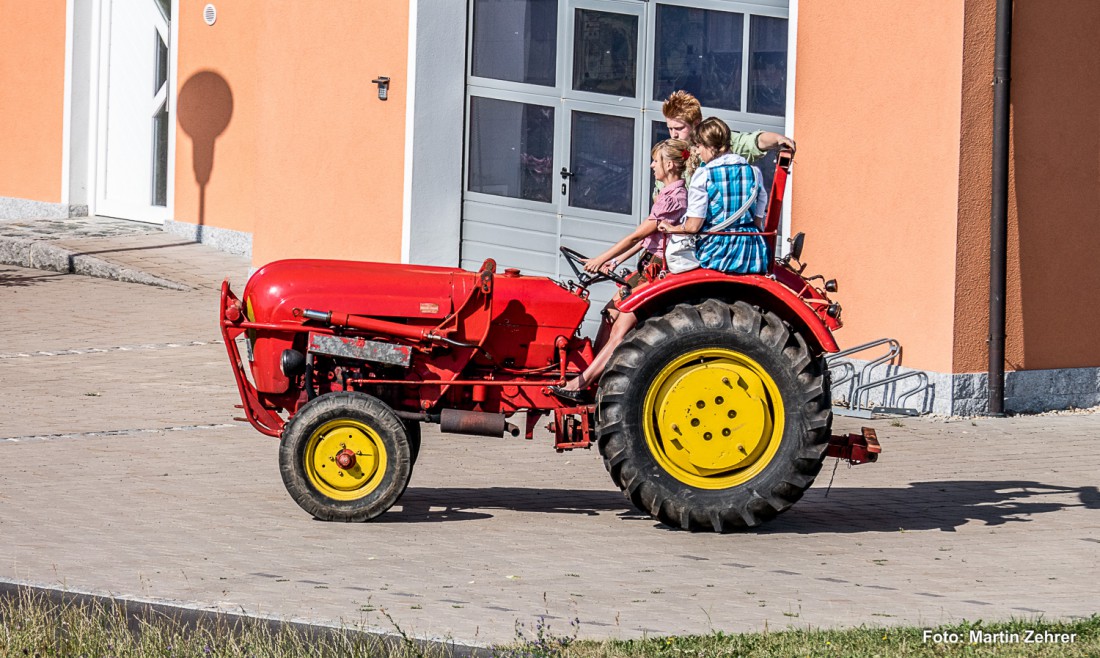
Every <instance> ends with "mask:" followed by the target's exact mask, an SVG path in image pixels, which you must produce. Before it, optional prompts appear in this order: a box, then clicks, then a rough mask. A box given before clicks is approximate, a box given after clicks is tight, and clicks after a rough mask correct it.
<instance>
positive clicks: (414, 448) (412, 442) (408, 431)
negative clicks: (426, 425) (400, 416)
mask: <svg viewBox="0 0 1100 658" xmlns="http://www.w3.org/2000/svg"><path fill="white" fill-rule="evenodd" d="M401 424H402V425H404V426H405V436H406V437H408V440H409V462H410V463H411V464H412V465H413V466H416V458H417V457H419V456H420V421H418V420H405V421H402V423H401Z"/></svg>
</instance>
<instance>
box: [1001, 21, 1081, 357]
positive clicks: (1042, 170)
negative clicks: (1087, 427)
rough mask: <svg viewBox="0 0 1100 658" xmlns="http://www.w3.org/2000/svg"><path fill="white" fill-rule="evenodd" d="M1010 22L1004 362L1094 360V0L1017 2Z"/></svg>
mask: <svg viewBox="0 0 1100 658" xmlns="http://www.w3.org/2000/svg"><path fill="white" fill-rule="evenodd" d="M1012 22H1013V25H1012V32H1013V33H1012V90H1011V94H1012V122H1013V133H1012V149H1013V166H1014V167H1015V171H1014V173H1013V177H1012V182H1011V184H1012V185H1014V186H1015V200H1016V207H1017V211H1018V215H1017V220H1016V223H1017V227H1016V228H1017V229H1018V231H1019V261H1018V262H1019V268H1020V296H1021V299H1022V309H1020V312H1021V313H1022V314H1023V317H1022V320H1023V336H1022V340H1023V354H1024V363H1020V364H1009V365H1011V366H1012V367H1015V368H1025V369H1028V370H1033V369H1042V368H1070V367H1088V366H1100V307H1098V306H1097V305H1096V304H1089V303H1081V301H1082V300H1085V299H1088V298H1090V297H1092V296H1093V295H1094V294H1095V291H1096V289H1097V288H1100V270H1098V269H1097V268H1096V267H1095V265H1094V264H1093V263H1094V261H1095V259H1096V257H1097V255H1098V250H1100V221H1097V219H1098V211H1097V208H1100V157H1098V155H1097V154H1098V153H1100V119H1098V114H1097V107H1100V50H1098V49H1096V48H1094V47H1093V46H1092V45H1091V44H1092V43H1093V41H1094V40H1095V35H1096V34H1097V32H1100V4H1098V3H1095V2H1080V0H1048V1H1047V2H1042V3H1036V2H1017V3H1015V9H1014V12H1013V21H1012ZM1010 203H1011V199H1010ZM1010 221H1011V219H1010ZM1011 233H1012V227H1010V228H1009V234H1010V235H1011ZM1009 256H1010V258H1011V256H1012V254H1011V253H1010V254H1009ZM1009 268H1010V269H1009V272H1010V276H1011V270H1012V262H1011V261H1010V263H1009ZM1009 285H1010V286H1011V285H1012V284H1011V280H1010V284H1009ZM1009 299H1010V300H1011V299H1012V295H1011V289H1010V293H1009ZM1012 312H1013V309H1011V308H1010V309H1009V313H1010V314H1011V313H1012ZM1009 340H1012V337H1009ZM1017 340H1019V338H1017Z"/></svg>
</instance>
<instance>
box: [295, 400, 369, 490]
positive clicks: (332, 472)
mask: <svg viewBox="0 0 1100 658" xmlns="http://www.w3.org/2000/svg"><path fill="white" fill-rule="evenodd" d="M305 458H306V465H307V475H308V476H309V479H310V481H311V482H312V483H313V485H314V486H315V487H317V489H318V490H319V491H321V492H322V493H324V494H325V495H327V496H329V497H331V498H336V499H341V500H347V499H354V498H358V497H361V496H364V495H366V494H368V493H370V491H372V490H373V489H374V488H375V487H377V486H378V483H379V482H381V479H382V476H383V475H384V472H385V466H386V450H385V446H384V445H383V444H382V440H381V439H380V438H379V436H378V435H377V434H376V433H375V432H374V430H373V429H371V428H370V427H369V426H367V425H366V424H364V423H362V422H359V421H357V420H352V419H339V420H335V421H331V422H329V423H325V424H324V425H322V426H321V427H319V428H317V430H316V431H314V433H313V435H312V436H311V437H310V441H309V443H308V445H307V447H306V455H305Z"/></svg>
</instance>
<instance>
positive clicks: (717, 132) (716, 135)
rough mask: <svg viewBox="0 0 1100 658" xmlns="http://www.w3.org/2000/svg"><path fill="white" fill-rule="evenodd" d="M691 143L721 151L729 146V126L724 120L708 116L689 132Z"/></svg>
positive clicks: (726, 149)
mask: <svg viewBox="0 0 1100 658" xmlns="http://www.w3.org/2000/svg"><path fill="white" fill-rule="evenodd" d="M691 143H692V144H696V145H698V146H706V147H708V148H712V149H714V150H715V151H717V152H719V153H721V152H724V151H728V150H729V147H730V127H729V126H727V125H726V122H725V121H722V120H721V119H716V118H715V117H710V118H709V119H704V120H703V122H702V123H700V124H699V125H698V126H697V127H696V128H695V130H693V131H692V133H691Z"/></svg>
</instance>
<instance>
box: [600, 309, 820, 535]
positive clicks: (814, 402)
mask: <svg viewBox="0 0 1100 658" xmlns="http://www.w3.org/2000/svg"><path fill="white" fill-rule="evenodd" d="M727 353H728V354H733V355H737V356H733V357H730V358H731V359H732V360H728V359H727V357H726V354H727ZM715 354H717V355H720V356H714V357H711V356H710V355H715ZM696 355H699V358H697V359H696V358H695V357H696ZM744 357H747V358H748V360H751V361H748V360H746V361H738V359H744ZM685 359H691V360H687V361H685ZM708 359H710V360H708ZM746 362H747V363H752V364H753V365H758V366H759V367H760V369H761V371H762V372H763V375H762V376H761V377H760V382H761V387H760V389H761V390H765V391H767V393H766V394H764V395H758V396H757V397H756V398H750V397H749V396H748V395H745V394H743V393H741V392H737V391H735V389H734V387H733V386H731V385H730V381H728V379H729V378H732V377H733V375H730V377H729V378H722V379H721V382H722V383H723V384H724V385H725V386H726V387H728V389H729V390H731V391H734V392H731V394H730V397H731V398H733V397H735V396H742V397H740V398H738V399H739V400H748V401H750V403H749V404H747V405H746V406H745V407H744V408H745V409H746V410H747V411H748V412H751V413H757V412H754V411H753V408H754V407H753V406H752V405H756V406H755V409H757V410H760V411H759V413H760V415H761V417H762V418H768V416H767V414H769V413H771V414H772V417H771V419H770V420H765V421H763V423H762V424H760V425H752V424H751V423H750V422H744V423H742V424H741V425H743V426H745V427H748V428H749V429H747V430H746V429H742V428H741V426H738V427H737V429H736V430H735V432H734V433H733V434H730V433H729V432H728V431H727V430H728V428H727V427H723V426H722V425H723V424H726V425H736V423H734V422H733V421H728V422H727V421H725V420H723V418H724V416H723V415H722V414H728V415H729V417H730V418H736V417H737V415H736V414H737V412H736V411H732V410H731V411H728V412H727V411H724V407H720V406H719V401H721V402H722V403H724V404H727V405H730V404H733V403H732V402H731V401H727V400H724V399H723V398H721V397H714V398H713V400H710V401H711V402H713V403H714V404H715V406H714V407H713V408H712V409H710V410H707V411H706V413H708V414H715V415H713V416H711V417H709V419H708V420H706V421H705V422H704V423H703V425H702V427H689V428H688V429H689V432H698V431H700V430H702V429H708V428H710V429H714V430H716V432H715V433H708V434H706V435H705V437H706V440H707V441H708V442H709V441H712V440H714V441H715V443H705V444H704V443H699V441H700V440H701V438H702V437H701V436H696V435H692V436H691V437H688V436H687V435H683V434H682V432H683V430H681V429H679V428H680V425H684V426H685V427H688V424H690V423H695V422H696V420H695V418H696V416H693V414H696V415H701V414H703V413H704V412H703V411H698V412H696V410H695V408H694V407H696V406H699V408H700V409H702V406H701V405H702V404H703V402H704V400H702V399H700V400H699V401H698V402H691V400H692V398H693V397H694V396H696V395H698V396H699V397H700V398H702V397H704V395H703V394H700V393H699V391H701V390H704V389H706V386H709V382H711V381H713V379H714V378H715V377H720V376H721V375H720V374H715V373H721V372H725V371H723V370H722V368H727V369H728V368H729V367H730V366H729V365H728V364H736V363H746ZM744 372H748V373H750V375H749V377H748V379H749V380H750V381H751V379H752V377H751V375H752V373H754V372H756V371H755V370H744ZM669 373H671V374H669ZM683 373H689V374H688V375H684V374H683ZM692 373H694V374H692ZM689 376H690V377H696V379H687V377H689ZM704 377H706V378H707V379H706V380H705V381H704V380H703V378H704ZM767 378H770V380H771V388H767V386H769V384H766V383H765V382H766V380H767ZM742 381H743V380H740V379H737V380H735V383H738V384H739V385H741V384H742ZM677 382H686V383H684V384H683V385H682V387H681V388H676V387H677V386H680V384H677ZM697 382H698V383H699V384H704V385H700V386H696V385H695V384H696V383H697ZM715 386H717V384H716V385H715ZM741 388H742V390H743V391H749V390H750V388H749V387H747V386H744V385H741ZM706 390H717V389H706ZM723 390H724V389H723ZM677 391H680V393H676V392H677ZM674 393H676V394H677V395H679V396H680V397H674V396H673V394H674ZM706 395H710V393H707V394H706ZM647 396H649V397H648V398H647ZM685 396H691V397H685ZM647 399H649V400H650V402H649V403H648V404H650V405H651V407H652V412H651V414H650V416H651V418H650V419H647V418H646V417H645V416H646V413H645V412H644V411H643V409H644V408H645V405H646V404H647V402H646V400H647ZM685 400H686V401H687V402H686V403H685ZM672 402H675V404H672ZM776 404H782V408H783V413H782V414H775V413H774V412H775V409H776ZM830 405H831V399H830V395H829V382H828V370H827V368H826V367H825V363H824V358H823V357H822V356H821V355H815V354H812V353H811V351H810V349H809V348H808V346H807V344H806V341H805V340H804V339H803V338H802V336H801V335H799V334H798V333H797V332H795V331H791V329H790V327H789V326H788V325H787V324H786V323H785V322H784V321H783V320H782V319H780V318H779V317H778V316H777V315H775V314H774V313H771V312H769V311H764V310H761V309H759V308H756V307H753V306H750V305H749V304H747V303H745V302H736V303H734V304H732V305H729V304H726V303H724V302H720V301H717V300H708V301H705V302H702V303H700V304H695V305H689V304H680V305H679V306H676V307H675V308H673V309H672V310H670V311H669V312H667V313H666V314H664V315H661V316H656V317H651V318H649V319H647V320H646V321H645V322H644V323H643V324H642V325H641V326H639V327H638V328H637V329H636V330H635V331H634V332H633V333H631V334H630V335H628V336H627V338H626V340H624V341H623V343H622V344H621V345H620V346H619V347H618V348H617V349H616V351H615V353H614V355H613V356H612V358H611V361H610V363H609V364H608V366H607V370H606V372H605V373H604V375H603V378H602V379H601V380H600V389H599V394H598V398H597V419H596V426H597V430H596V431H597V436H598V440H599V448H600V453H601V454H602V455H603V459H604V465H605V466H606V467H607V470H608V472H609V473H610V474H611V477H612V479H613V480H614V481H615V483H616V484H617V485H619V488H620V489H622V490H623V492H624V493H625V494H626V496H627V497H628V498H629V499H630V500H631V502H633V503H634V505H635V506H637V507H638V508H639V509H641V510H643V511H645V512H647V513H649V514H650V515H652V516H653V517H655V518H656V519H658V520H659V521H661V522H662V523H665V524H668V525H670V526H674V527H679V528H683V529H685V530H713V531H716V532H729V531H732V530H736V529H739V528H745V527H753V526H757V525H760V524H761V523H763V522H765V521H767V520H769V519H772V518H774V517H775V516H776V515H777V514H779V513H781V512H783V511H785V510H787V509H788V508H789V507H790V506H791V505H793V504H794V503H795V502H796V501H798V499H799V498H801V497H802V494H803V493H804V492H805V491H806V489H807V488H808V487H809V486H810V485H811V484H812V483H813V481H814V478H815V476H816V475H817V473H818V472H819V471H820V470H821V464H822V461H823V460H824V455H825V449H826V447H827V445H828V441H829V433H830V428H831V425H832V409H831V406H830ZM662 409H665V411H662ZM660 414H664V416H663V418H664V420H662V421H661V422H662V423H664V424H663V426H664V427H665V428H666V431H665V433H666V434H668V435H669V436H668V437H664V436H661V430H660V426H659V422H658V420H657V418H658V416H659V415H660ZM745 417H746V418H749V419H750V420H751V418H752V416H745ZM669 418H671V419H673V420H675V419H678V418H681V419H683V420H682V421H680V424H679V425H678V424H672V425H669V424H668V422H669V421H668V419H669ZM779 418H782V422H783V425H782V432H780V431H779V429H778V428H779V424H778V423H779ZM715 419H717V420H715ZM769 422H770V423H771V424H770V425H769V424H767V423H769ZM668 427H672V428H673V429H675V430H676V431H677V432H681V436H676V437H673V436H672V434H673V432H672V431H671V430H668V429H667V428H668ZM769 428H770V430H769ZM757 430H760V435H761V436H763V437H764V438H762V439H760V443H759V444H750V445H752V446H757V445H759V446H763V447H753V448H752V451H753V452H751V453H750V452H746V450H745V449H743V445H741V444H738V445H736V448H737V449H741V454H736V453H734V452H733V448H734V446H733V444H734V443H735V442H738V441H740V442H741V443H742V444H745V443H747V442H746V441H743V440H742V439H740V438H738V437H742V436H746V435H747V436H749V437H750V438H751V437H752V436H753V432H754V431H757ZM718 431H720V432H722V433H726V435H727V436H730V437H731V438H724V437H720V436H719V435H718V434H717V432H718ZM647 432H648V434H647ZM739 432H740V433H739ZM769 432H770V433H769ZM673 438H676V439H677V440H679V439H680V438H685V439H688V441H694V443H692V444H691V445H693V446H700V447H701V448H700V450H702V449H705V450H717V452H712V453H706V454H715V455H720V456H721V458H722V459H727V460H734V459H737V460H743V461H742V462H739V465H738V466H737V467H733V466H730V467H725V466H723V467H721V468H724V469H725V470H721V471H716V472H715V474H710V473H702V474H698V473H691V472H688V471H687V470H685V469H682V468H681V467H680V466H679V464H678V463H676V462H675V459H676V458H679V459H681V460H682V459H683V456H684V455H688V456H689V457H690V459H689V461H691V459H696V454H700V455H701V454H704V453H703V452H696V453H692V452H686V451H684V445H687V443H686V442H685V443H684V444H681V443H677V442H674V441H672V439H673ZM722 441H724V442H725V443H721V442H722ZM756 451H760V452H759V453H758V452H756ZM753 454H758V455H765V457H760V456H758V457H756V461H754V462H752V463H749V461H748V460H750V459H752V457H751V456H750V455H753ZM668 455H673V456H671V457H670V456H668ZM729 455H733V456H732V457H729ZM741 455H744V457H742V456H741ZM741 464H744V467H743V468H742V466H741ZM691 466H692V467H694V466H695V464H691ZM708 468H709V466H708ZM716 468H718V467H716ZM715 477H717V478H718V479H717V480H715V479H711V478H715ZM727 483H732V484H730V485H729V486H727ZM697 485H698V486H697Z"/></svg>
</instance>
